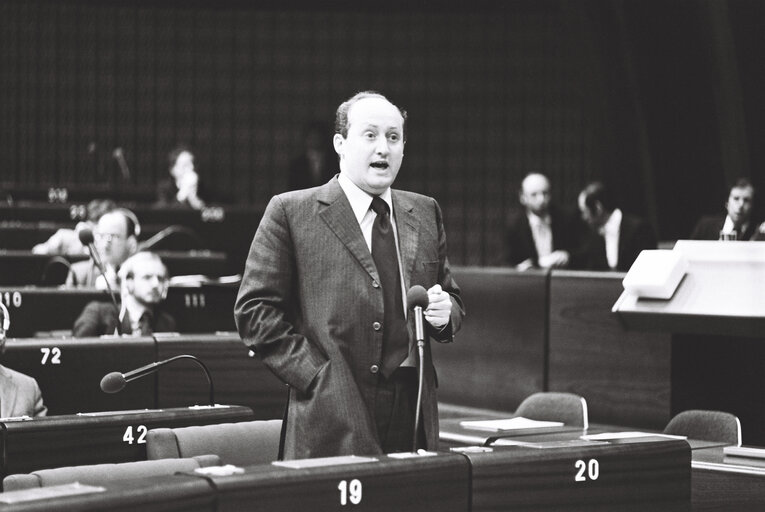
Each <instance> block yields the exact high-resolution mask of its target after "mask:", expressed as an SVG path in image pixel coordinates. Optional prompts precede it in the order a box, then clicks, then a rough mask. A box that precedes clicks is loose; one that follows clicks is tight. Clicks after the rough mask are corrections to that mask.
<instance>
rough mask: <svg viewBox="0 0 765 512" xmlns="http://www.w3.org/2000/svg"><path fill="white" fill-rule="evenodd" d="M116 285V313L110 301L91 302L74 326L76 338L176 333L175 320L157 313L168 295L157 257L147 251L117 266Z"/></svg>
mask: <svg viewBox="0 0 765 512" xmlns="http://www.w3.org/2000/svg"><path fill="white" fill-rule="evenodd" d="M119 282H120V296H121V305H120V308H119V313H118V311H117V308H115V307H114V304H113V303H111V302H99V301H93V302H90V303H89V304H88V305H86V306H85V309H83V310H82V313H81V314H80V316H79V318H77V320H76V321H75V323H74V328H73V329H72V334H73V335H74V336H75V337H84V336H100V335H102V334H127V335H134V336H150V335H152V334H153V333H155V332H172V331H175V319H174V318H173V317H172V316H170V315H169V314H168V313H165V312H164V311H161V310H160V305H161V303H162V301H163V300H164V299H165V297H166V296H167V286H168V277H167V268H166V267H165V265H164V263H162V259H160V257H159V256H157V255H156V254H154V253H153V252H148V251H142V252H138V253H136V254H134V255H133V256H131V257H130V258H128V259H127V260H125V262H124V263H123V264H122V266H121V267H120V270H119ZM118 314H119V316H118Z"/></svg>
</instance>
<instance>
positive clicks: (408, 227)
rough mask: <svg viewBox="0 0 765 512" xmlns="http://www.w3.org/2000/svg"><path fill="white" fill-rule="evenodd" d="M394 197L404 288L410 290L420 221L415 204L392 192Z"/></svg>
mask: <svg viewBox="0 0 765 512" xmlns="http://www.w3.org/2000/svg"><path fill="white" fill-rule="evenodd" d="M391 192H392V195H393V215H394V216H395V218H396V229H397V230H398V247H399V251H400V252H401V265H402V266H403V269H402V274H403V275H404V286H405V289H406V290H408V289H409V288H410V287H411V278H412V273H413V272H414V265H415V263H416V262H415V255H416V254H417V244H418V242H419V237H420V221H419V219H418V218H417V216H416V215H415V213H414V204H413V203H412V202H410V201H408V200H407V198H406V197H404V196H402V195H401V194H399V193H398V191H396V190H393V191H391Z"/></svg>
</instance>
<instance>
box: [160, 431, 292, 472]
mask: <svg viewBox="0 0 765 512" xmlns="http://www.w3.org/2000/svg"><path fill="white" fill-rule="evenodd" d="M281 429H282V420H258V421H243V422H239V423H219V424H216V425H203V426H192V427H180V428H157V429H151V430H150V431H149V433H148V434H147V435H146V453H147V456H148V458H149V459H163V458H168V457H193V456H195V455H201V454H205V453H213V454H215V455H217V456H219V457H220V460H221V463H222V464H233V465H236V466H248V465H250V464H260V463H266V462H273V461H275V460H277V458H278V454H279V436H280V434H281Z"/></svg>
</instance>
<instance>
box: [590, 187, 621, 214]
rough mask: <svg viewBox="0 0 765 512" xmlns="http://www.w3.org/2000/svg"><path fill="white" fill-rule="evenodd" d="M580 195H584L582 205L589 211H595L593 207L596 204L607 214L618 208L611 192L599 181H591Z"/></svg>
mask: <svg viewBox="0 0 765 512" xmlns="http://www.w3.org/2000/svg"><path fill="white" fill-rule="evenodd" d="M582 194H584V204H585V205H586V206H587V208H588V209H589V210H595V205H596V203H598V202H600V204H602V205H603V209H604V210H606V211H608V212H611V211H613V210H614V209H616V207H617V206H618V205H617V204H616V198H615V197H614V195H613V194H612V193H611V190H610V189H609V188H608V187H606V185H605V184H604V183H603V182H601V181H593V182H592V183H590V184H589V185H587V186H586V187H584V190H582Z"/></svg>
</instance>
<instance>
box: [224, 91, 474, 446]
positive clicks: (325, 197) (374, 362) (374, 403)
mask: <svg viewBox="0 0 765 512" xmlns="http://www.w3.org/2000/svg"><path fill="white" fill-rule="evenodd" d="M405 119H406V113H405V112H404V111H403V110H401V109H399V108H398V107H396V106H395V105H393V104H392V103H391V102H390V101H388V100H387V99H386V98H385V97H384V96H382V95H380V94H378V93H375V92H362V93H358V94H357V95H355V96H354V97H352V98H351V99H349V100H348V101H346V102H344V103H343V104H341V105H340V107H339V108H338V110H337V114H336V120H335V132H336V133H335V135H334V138H333V143H334V148H335V151H336V152H337V154H338V156H339V164H340V174H339V175H337V176H335V177H333V178H332V179H331V180H330V181H329V182H328V183H326V184H324V185H322V186H319V187H315V188H310V189H305V190H299V191H292V192H287V193H284V194H280V195H278V196H275V197H274V198H272V199H271V201H270V203H269V204H268V206H267V208H266V211H265V213H264V215H263V219H262V220H261V223H260V226H259V227H258V230H257V232H256V234H255V237H254V239H253V242H252V246H251V249H250V254H249V257H248V260H247V264H246V267H245V271H244V277H243V280H242V285H241V288H240V290H239V295H238V297H237V301H236V305H235V317H236V321H237V326H238V329H239V333H240V335H241V337H242V340H243V341H244V343H245V344H246V345H247V346H249V347H250V348H251V349H252V350H254V351H255V352H256V353H257V354H258V355H259V357H260V358H261V359H262V360H263V362H264V363H265V364H266V366H268V367H269V368H270V369H271V371H272V372H273V373H274V374H275V375H276V376H277V377H279V378H280V379H281V380H282V381H283V382H285V383H287V384H288V385H289V404H288V412H287V419H286V422H284V432H283V438H284V443H283V450H284V458H287V459H296V458H306V457H322V456H335V455H346V454H365V455H368V454H380V453H390V452H397V451H410V450H412V448H413V446H414V439H413V438H414V437H415V436H414V424H415V419H414V417H415V414H416V396H417V373H418V372H417V368H418V366H419V362H418V358H417V356H416V353H417V350H416V348H415V347H414V342H413V334H414V325H413V324H414V319H413V315H411V314H410V315H406V314H405V307H404V305H405V303H406V302H405V300H404V297H403V295H404V294H405V292H406V290H408V289H409V288H410V287H412V286H414V285H421V286H423V287H424V288H426V289H427V291H428V293H427V296H428V302H429V304H428V306H427V308H426V309H425V312H424V319H425V322H424V323H425V325H426V330H427V334H426V336H425V338H426V340H425V348H424V364H423V365H422V371H423V373H424V379H423V396H422V406H421V412H422V421H421V422H420V429H419V432H418V433H417V436H416V438H417V439H416V445H417V447H419V448H427V449H430V450H433V449H435V448H436V446H437V442H438V410H437V399H436V375H435V369H434V367H433V362H432V359H431V352H430V339H429V338H433V339H435V340H436V341H439V342H450V341H452V339H453V334H454V333H455V332H456V331H457V329H458V328H459V327H460V324H461V320H462V316H463V309H462V302H461V299H460V296H459V288H458V287H457V285H456V283H455V282H454V280H453V279H452V276H451V271H450V268H449V262H448V259H447V256H446V235H445V232H444V226H443V220H442V214H441V209H440V208H439V206H438V203H436V201H435V200H434V199H433V198H430V197H426V196H422V195H419V194H415V193H411V192H405V191H401V190H392V189H391V188H390V187H391V185H392V184H393V181H394V180H395V178H396V176H397V174H398V171H399V168H400V166H401V162H402V160H403V156H404V142H405V130H404V127H405ZM394 242H395V246H393V247H392V245H393V244H394ZM405 315H406V317H405Z"/></svg>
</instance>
